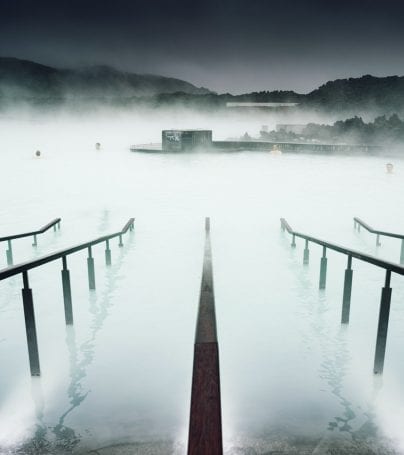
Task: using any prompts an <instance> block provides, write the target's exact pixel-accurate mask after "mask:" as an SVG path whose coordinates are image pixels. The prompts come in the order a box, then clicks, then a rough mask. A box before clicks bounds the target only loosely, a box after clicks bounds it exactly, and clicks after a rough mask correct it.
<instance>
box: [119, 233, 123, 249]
mask: <svg viewBox="0 0 404 455" xmlns="http://www.w3.org/2000/svg"><path fill="white" fill-rule="evenodd" d="M119 246H123V242H122V234H119Z"/></svg>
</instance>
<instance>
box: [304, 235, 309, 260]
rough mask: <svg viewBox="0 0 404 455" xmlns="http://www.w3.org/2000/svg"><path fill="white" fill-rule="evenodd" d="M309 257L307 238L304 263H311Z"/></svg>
mask: <svg viewBox="0 0 404 455" xmlns="http://www.w3.org/2000/svg"><path fill="white" fill-rule="evenodd" d="M309 257H310V250H309V241H308V240H306V243H305V245H304V251H303V264H308V263H309Z"/></svg>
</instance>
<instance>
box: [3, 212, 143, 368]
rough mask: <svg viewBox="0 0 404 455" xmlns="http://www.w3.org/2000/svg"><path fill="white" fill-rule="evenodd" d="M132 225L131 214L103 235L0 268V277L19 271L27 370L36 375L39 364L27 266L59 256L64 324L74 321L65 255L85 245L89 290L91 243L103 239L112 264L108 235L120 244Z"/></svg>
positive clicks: (92, 283) (92, 275) (92, 279)
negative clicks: (122, 224)
mask: <svg viewBox="0 0 404 455" xmlns="http://www.w3.org/2000/svg"><path fill="white" fill-rule="evenodd" d="M133 228H134V218H130V219H129V220H128V222H127V223H126V224H125V226H124V227H123V229H122V230H121V231H119V232H115V233H113V234H109V235H104V236H102V237H99V238H97V239H94V240H91V241H89V242H85V243H81V244H79V245H76V246H73V247H70V248H65V249H64V250H61V251H57V252H54V253H50V254H48V255H46V256H42V257H40V258H37V259H33V260H31V261H28V262H24V263H21V264H17V265H14V266H10V267H8V268H6V269H2V270H0V281H1V280H4V279H6V278H10V277H12V276H15V275H18V274H20V273H21V274H22V278H23V283H24V287H23V289H22V299H23V305H24V316H25V328H26V332H27V344H28V356H29V363H30V370H31V375H32V376H39V375H40V374H41V371H40V365H39V353H38V342H37V334H36V326H35V315H34V303H33V298H32V290H31V288H30V287H29V282H28V270H31V269H33V268H36V267H40V266H41V265H43V264H47V263H49V262H52V261H55V260H57V259H62V264H63V269H62V286H63V300H64V310H65V321H66V324H67V325H70V324H73V308H72V297H71V286H70V271H69V270H68V268H67V256H68V255H70V254H73V253H76V252H78V251H81V250H84V249H88V258H87V268H88V282H89V288H90V290H93V289H95V269H94V258H93V256H92V247H93V246H94V245H97V244H99V243H103V242H105V243H106V249H105V262H106V265H110V264H111V250H110V245H109V242H110V240H111V239H113V238H116V237H119V246H123V243H122V236H123V234H125V233H126V232H127V231H128V230H130V231H132V230H133Z"/></svg>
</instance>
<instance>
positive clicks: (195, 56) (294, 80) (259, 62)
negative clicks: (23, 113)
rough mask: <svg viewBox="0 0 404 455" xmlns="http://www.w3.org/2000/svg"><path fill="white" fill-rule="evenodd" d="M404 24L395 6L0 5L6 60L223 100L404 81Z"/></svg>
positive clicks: (1, 49)
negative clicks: (113, 71) (346, 81)
mask: <svg viewBox="0 0 404 455" xmlns="http://www.w3.org/2000/svg"><path fill="white" fill-rule="evenodd" d="M403 18H404V5H403V4H402V3H401V2H399V1H396V0H388V1H384V2H382V1H379V0H376V1H370V0H364V1H361V2H348V1H339V2H327V3H325V2H320V1H318V0H303V1H299V2H292V3H288V4H281V3H279V2H274V1H272V0H270V1H261V0H255V1H253V2H246V1H244V0H239V1H233V2H231V1H228V0H222V1H219V2H212V1H204V2H201V1H196V2H192V4H189V3H188V2H185V1H177V2H174V3H173V2H171V3H166V2H163V1H153V2H148V3H145V2H141V1H133V2H127V1H126V0H117V1H116V2H114V3H113V4H100V3H98V2H94V1H92V0H90V1H87V2H86V3H85V4H83V3H82V2H77V1H76V0H74V1H70V2H58V3H57V4H55V3H53V2H50V1H48V0H45V1H41V2H36V3H35V5H33V4H32V3H30V2H29V1H26V0H20V1H18V2H13V3H6V2H3V3H2V4H0V43H1V44H0V55H8V56H14V57H16V58H23V59H27V60H33V61H38V62H41V63H43V64H48V65H51V66H53V65H54V66H58V67H75V66H83V65H87V64H90V65H91V64H106V65H111V66H114V67H116V68H118V69H122V70H126V71H131V72H136V73H146V74H147V73H148V74H159V75H163V76H169V77H176V78H179V79H183V80H186V81H189V82H191V83H193V84H195V85H197V86H203V87H207V88H209V89H210V90H213V91H216V92H219V93H222V92H226V91H229V92H231V93H234V94H237V93H243V92H248V91H261V90H269V91H272V90H294V91H296V92H299V93H307V92H309V91H311V90H313V89H314V88H316V87H318V86H319V85H321V84H322V83H324V82H326V81H328V80H335V79H338V78H348V77H360V76H362V75H364V74H372V75H374V76H386V75H396V74H398V75H399V74H404V59H403V58H402V46H401V43H402V41H403V38H404V29H403V27H402V22H403Z"/></svg>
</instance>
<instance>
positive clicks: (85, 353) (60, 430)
mask: <svg viewBox="0 0 404 455" xmlns="http://www.w3.org/2000/svg"><path fill="white" fill-rule="evenodd" d="M132 239H133V237H130V239H129V240H128V242H131V241H132ZM128 251H129V248H125V249H120V254H119V257H118V258H117V260H116V261H115V264H114V265H113V266H112V267H110V268H109V269H108V272H107V274H106V286H105V290H104V292H103V293H102V294H101V295H100V296H98V295H97V294H95V293H91V294H90V296H89V298H90V313H91V314H92V315H93V318H92V322H91V325H90V334H89V337H88V338H87V340H86V341H84V342H83V343H82V344H81V346H80V349H77V341H76V338H75V331H74V327H73V326H66V344H67V348H68V350H69V359H70V384H69V387H68V389H67V395H68V398H69V403H70V406H69V407H68V408H67V409H66V411H65V412H64V413H63V414H61V416H60V417H59V422H58V424H57V425H55V426H54V427H53V429H52V431H53V433H54V435H55V436H56V440H57V445H60V446H63V448H64V449H69V450H72V449H74V447H75V446H76V445H77V444H78V443H79V442H80V437H79V435H76V434H75V432H74V430H73V429H72V428H69V427H67V426H66V425H65V423H64V422H65V420H66V417H67V416H68V415H69V414H70V413H71V412H72V411H73V410H74V409H75V408H77V407H78V406H80V404H81V403H82V402H83V401H84V400H85V399H86V397H87V395H88V393H89V392H90V391H89V390H86V391H84V390H83V384H82V381H83V379H85V378H86V376H87V368H88V367H89V366H90V365H91V363H92V362H93V360H94V356H95V341H96V338H97V334H98V332H99V331H100V330H101V329H102V327H103V325H104V323H105V320H106V319H107V317H108V315H109V309H110V308H111V307H112V306H113V303H112V300H111V297H112V295H113V294H114V292H115V290H116V287H117V278H118V274H119V271H120V269H121V267H122V264H123V260H124V257H125V256H126V254H127V252H128ZM98 301H99V305H97V302H98ZM80 354H81V356H82V358H81V360H80V361H79V360H78V357H79V355H80Z"/></svg>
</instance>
